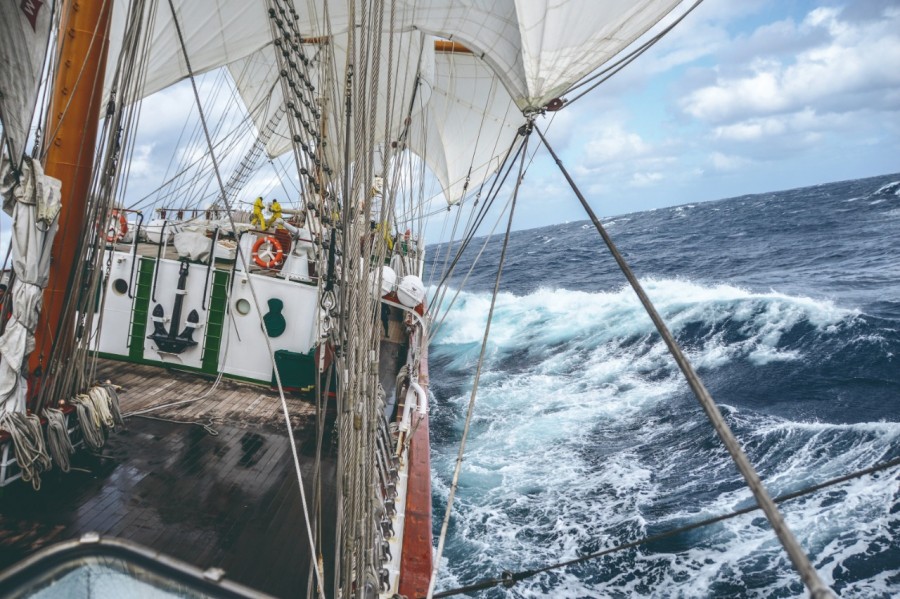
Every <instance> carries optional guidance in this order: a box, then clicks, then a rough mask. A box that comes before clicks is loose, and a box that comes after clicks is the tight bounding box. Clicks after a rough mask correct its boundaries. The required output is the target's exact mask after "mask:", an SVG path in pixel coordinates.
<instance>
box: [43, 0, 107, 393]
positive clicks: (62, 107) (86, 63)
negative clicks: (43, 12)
mask: <svg viewBox="0 0 900 599" xmlns="http://www.w3.org/2000/svg"><path fill="white" fill-rule="evenodd" d="M112 4H113V3H112V1H111V0H97V1H92V2H84V1H83V0H82V1H79V0H75V1H72V2H69V3H67V4H66V5H65V6H64V7H63V8H62V19H63V22H62V23H61V25H60V28H59V39H58V46H59V48H60V49H61V55H60V57H59V60H58V61H57V65H58V66H57V71H56V79H55V86H54V88H53V91H52V97H51V100H50V112H49V113H48V115H49V116H48V119H47V126H46V130H47V132H48V134H49V135H50V137H49V138H48V142H49V143H48V146H47V148H48V150H47V159H46V164H45V165H44V172H45V173H46V174H47V175H49V176H51V177H56V178H57V179H59V180H60V181H62V209H61V210H60V213H59V232H58V233H57V234H56V239H54V241H53V248H52V250H51V261H50V279H49V283H48V285H47V288H46V289H45V290H44V307H43V310H42V311H41V315H40V318H39V320H38V326H37V329H36V330H35V350H34V351H33V352H32V353H31V356H30V358H29V364H28V370H29V372H30V373H32V374H34V372H35V370H36V369H38V368H39V367H41V366H42V365H43V366H45V365H46V364H47V362H48V361H49V358H50V355H51V351H54V350H56V349H57V347H58V348H67V347H70V346H71V344H72V341H73V337H74V334H75V332H74V330H73V331H60V332H59V342H58V343H57V344H56V347H55V346H54V339H55V338H56V337H57V331H58V329H59V323H60V319H61V318H62V314H63V309H64V306H65V301H66V291H67V288H68V285H69V275H70V273H71V272H73V270H74V269H75V268H77V264H76V256H77V254H78V245H79V243H80V242H81V239H82V237H83V236H84V233H83V231H84V228H85V222H84V220H85V206H86V204H87V196H88V191H89V189H90V185H91V176H92V173H93V170H94V149H95V146H96V142H97V129H98V123H99V118H100V105H101V103H102V101H103V75H104V73H105V71H106V56H107V51H108V48H109V22H110V15H111V14H112ZM29 395H30V397H31V398H32V399H33V397H34V395H35V388H32V389H30V390H29Z"/></svg>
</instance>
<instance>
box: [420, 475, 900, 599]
mask: <svg viewBox="0 0 900 599" xmlns="http://www.w3.org/2000/svg"><path fill="white" fill-rule="evenodd" d="M896 466H900V457H898V458H894V459H892V460H889V461H887V462H882V463H881V464H876V465H875V466H871V467H869V468H865V469H863V470H857V471H856V472H851V473H850V474H845V475H843V476H838V477H836V478H832V479H830V480H827V481H825V482H823V483H819V484H817V485H812V486H809V487H806V488H804V489H801V490H799V491H794V492H792V493H785V494H784V495H779V496H778V497H775V498H774V499H773V501H775V503H784V502H786V501H791V500H793V499H798V498H800V497H805V496H807V495H811V494H813V493H815V492H817V491H821V490H822V489H827V488H828V487H833V486H835V485H839V484H841V483H845V482H847V481H850V480H853V479H856V478H862V477H863V476H866V475H869V474H877V473H878V472H882V471H884V470H889V469H891V468H894V467H896ZM759 509H761V508H760V506H759V504H754V505H750V506H747V507H745V508H741V509H739V510H734V511H733V512H728V513H727V514H721V515H719V516H713V517H711V518H705V519H703V520H699V521H697V522H692V523H691V524H686V525H684V526H679V527H677V528H673V529H671V530H667V531H664V532H661V533H658V534H655V535H651V536H649V537H643V538H641V539H638V540H636V541H631V542H628V543H623V544H621V545H615V546H613V547H608V548H606V549H603V550H601V551H596V552H594V553H589V554H587V555H582V556H579V557H576V558H573V559H570V560H566V561H563V562H557V563H554V564H549V565H546V566H541V567H540V568H532V569H530V570H521V571H519V572H510V571H509V570H505V571H503V573H502V574H501V575H500V577H498V578H485V579H484V580H480V581H478V582H475V583H473V584H470V585H466V586H463V587H458V588H455V589H450V590H447V591H441V592H440V593H435V594H434V597H435V598H438V597H452V596H454V595H460V594H462V593H471V592H473V591H481V590H484V589H489V588H492V587H495V586H498V585H503V586H505V587H507V588H509V587H511V586H513V585H514V584H515V583H516V582H519V581H521V580H525V579H526V578H531V577H532V576H536V575H537V574H543V573H544V572H550V571H552V570H559V569H560V568H566V567H568V566H574V565H577V564H583V563H585V562H589V561H593V560H595V559H598V558H601V557H605V556H607V555H611V554H613V553H619V552H621V551H625V550H627V549H634V548H635V547H639V546H641V545H648V544H650V543H656V542H658V541H663V540H665V539H669V538H671V537H674V536H678V535H680V534H682V533H685V532H690V531H692V530H697V529H698V528H704V527H707V526H710V525H712V524H718V523H719V522H724V521H726V520H732V519H734V518H737V517H738V516H743V515H746V514H750V513H752V512H755V511H757V510H759Z"/></svg>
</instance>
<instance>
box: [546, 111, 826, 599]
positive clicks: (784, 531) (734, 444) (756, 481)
mask: <svg viewBox="0 0 900 599" xmlns="http://www.w3.org/2000/svg"><path fill="white" fill-rule="evenodd" d="M534 129H535V131H537V133H538V135H539V136H540V138H541V141H542V142H543V144H544V147H546V148H547V150H548V151H549V152H550V155H551V156H552V157H553V160H554V161H555V162H556V165H557V166H558V167H559V169H560V172H561V173H562V174H563V176H564V177H565V179H566V181H567V182H568V183H569V186H570V187H571V188H572V191H573V192H574V193H575V195H576V197H577V198H578V201H579V202H580V203H581V205H582V206H583V207H584V210H585V212H587V214H588V216H589V217H590V219H591V222H592V223H593V224H594V227H595V228H596V229H597V232H598V233H600V236H601V237H602V238H603V242H604V243H605V244H606V247H607V248H608V249H609V252H610V254H612V256H613V258H614V259H615V261H616V263H617V264H618V265H619V268H620V269H621V270H622V273H623V274H624V275H625V278H626V279H628V282H629V284H630V285H631V287H632V289H634V292H635V293H636V294H637V296H638V299H639V300H640V302H641V304H642V305H643V306H644V309H645V310H646V312H647V314H648V315H649V316H650V319H651V320H652V321H653V324H654V325H655V326H656V330H657V331H658V332H659V334H660V336H661V337H662V339H663V341H664V342H665V344H666V347H668V349H669V353H670V354H672V357H673V358H674V359H675V362H676V363H677V364H678V367H679V368H680V369H681V372H682V374H683V375H684V378H685V380H686V381H687V383H688V385H689V386H690V388H691V390H692V391H693V392H694V395H695V396H696V397H697V400H698V401H699V402H700V405H701V406H702V408H703V411H704V412H705V413H706V416H707V418H708V419H709V421H710V423H711V424H712V426H713V428H714V429H715V430H716V433H717V434H718V435H719V438H720V439H721V440H722V443H723V444H724V445H725V448H726V449H727V450H728V453H729V454H730V455H731V458H732V460H733V461H734V463H735V466H737V468H738V470H739V471H740V473H741V475H742V476H743V477H744V480H745V481H746V483H747V486H748V487H749V488H750V490H751V491H752V492H753V496H754V498H755V499H756V501H757V503H759V504H760V505H761V506H762V510H763V512H765V514H766V518H767V519H768V520H769V523H770V524H771V526H772V529H773V530H774V531H775V534H776V535H777V536H778V540H779V541H781V544H782V546H783V547H784V549H785V551H786V552H787V554H788V556H789V557H790V559H791V562H792V563H793V564H794V568H795V569H796V570H797V572H798V573H799V574H800V577H801V578H802V580H803V583H804V584H805V585H806V587H807V589H809V594H810V596H811V597H812V598H813V599H824V598H828V597H833V596H834V595H833V594H832V592H831V590H830V589H829V588H828V587H827V586H826V585H825V583H823V582H822V580H821V579H820V578H819V574H818V573H817V572H816V570H815V569H814V568H813V566H812V564H811V563H810V561H809V557H808V556H807V555H806V553H805V552H804V551H803V548H802V547H801V546H800V543H799V542H798V541H797V538H796V537H795V536H794V534H793V532H791V530H790V529H789V528H788V526H787V524H786V523H785V521H784V518H783V517H782V515H781V512H779V511H778V508H777V507H776V506H775V503H774V502H773V501H772V498H771V497H770V496H769V493H768V491H767V490H766V488H765V487H764V486H763V484H762V481H761V480H760V478H759V474H757V472H756V470H755V469H754V467H753V465H752V464H751V463H750V460H749V459H748V458H747V455H746V454H745V453H744V450H743V449H741V446H740V443H738V440H737V439H736V438H735V436H734V433H732V432H731V429H730V427H729V426H728V423H726V422H725V419H724V418H723V417H722V413H721V412H720V411H719V407H718V406H717V405H716V403H715V400H713V398H712V396H711V395H710V393H709V391H708V390H707V389H706V387H705V386H704V385H703V381H701V380H700V377H699V376H697V373H696V371H695V370H694V368H693V366H692V365H691V364H690V362H689V361H688V359H687V356H685V355H684V352H683V351H682V350H681V347H680V346H679V345H678V342H677V341H676V340H675V337H674V336H673V335H672V333H671V332H670V331H669V329H668V327H667V326H666V324H665V322H664V321H663V319H662V317H661V316H660V315H659V313H658V312H657V311H656V308H655V307H654V305H653V303H652V302H651V301H650V298H649V297H648V296H647V293H646V292H645V291H644V288H643V287H642V286H641V284H640V282H639V281H638V279H637V277H636V276H635V275H634V272H632V270H631V267H630V266H629V265H628V263H627V262H626V261H625V258H624V257H623V256H622V254H621V253H619V250H618V248H617V247H616V245H615V243H613V240H612V238H611V237H610V236H609V234H608V233H607V232H606V229H604V228H603V225H602V224H601V223H600V220H599V219H598V218H597V215H596V214H594V211H593V209H592V208H591V206H590V204H588V202H587V200H586V199H585V197H584V195H582V193H581V190H580V189H578V186H577V185H576V184H575V181H574V180H573V179H572V177H571V175H569V172H568V171H567V170H566V168H565V166H563V163H562V161H561V160H560V158H559V156H557V154H556V152H555V151H554V150H553V148H552V147H551V146H550V144H549V142H548V141H547V138H546V137H544V134H543V133H541V130H540V129H539V128H538V127H537V126H535V127H534Z"/></svg>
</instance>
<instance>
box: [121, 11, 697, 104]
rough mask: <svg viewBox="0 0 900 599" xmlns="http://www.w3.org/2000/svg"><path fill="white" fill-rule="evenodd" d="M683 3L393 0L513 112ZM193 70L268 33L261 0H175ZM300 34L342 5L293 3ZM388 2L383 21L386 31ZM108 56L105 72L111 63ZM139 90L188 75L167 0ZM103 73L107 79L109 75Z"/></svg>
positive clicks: (560, 90) (326, 31)
mask: <svg viewBox="0 0 900 599" xmlns="http://www.w3.org/2000/svg"><path fill="white" fill-rule="evenodd" d="M680 2H681V0H605V1H603V2H597V1H596V0H493V1H491V2H460V1H458V0H398V1H397V2H396V3H395V4H394V8H395V14H394V19H393V30H394V33H400V32H411V31H419V32H425V33H429V34H432V35H435V36H437V37H442V38H445V39H450V40H455V41H459V42H461V43H463V44H464V45H465V46H467V47H468V48H470V49H471V50H473V51H474V52H475V54H476V55H477V56H479V57H480V58H482V59H483V60H484V61H485V64H487V65H488V66H489V67H490V68H491V70H492V71H494V73H495V74H496V75H497V76H498V77H500V79H501V81H503V84H504V85H505V86H506V88H507V89H508V90H509V93H510V95H511V96H512V98H513V100H514V101H515V102H516V104H517V105H518V106H519V108H520V109H523V110H527V109H533V108H539V107H541V106H544V105H545V104H547V102H549V101H550V100H552V99H554V98H556V97H558V96H560V95H562V94H564V93H565V92H566V91H567V90H568V89H570V88H571V87H572V86H573V85H574V84H576V83H577V82H579V81H580V80H582V79H583V78H584V77H586V76H587V75H588V74H590V73H591V72H592V71H594V70H596V69H597V68H598V67H600V66H601V65H603V64H604V63H605V62H607V61H608V60H609V59H610V58H612V57H613V56H615V55H616V54H617V53H618V52H620V51H621V50H622V49H623V48H625V47H626V46H628V45H629V44H630V43H631V42H633V41H634V40H635V39H637V38H638V37H639V36H640V35H641V34H643V33H644V32H646V31H647V30H648V29H650V28H651V27H652V26H653V25H654V24H656V23H657V22H658V21H659V20H660V19H661V18H662V17H664V16H665V15H666V14H667V13H668V12H669V11H671V10H672V9H673V8H674V7H675V6H677V5H678V4H679V3H680ZM174 4H175V10H176V12H177V14H178V23H179V25H180V26H181V29H182V35H183V38H184V41H185V45H186V47H187V51H188V55H189V56H190V57H191V66H192V67H193V69H194V72H195V73H201V72H204V71H208V70H210V69H214V68H217V67H221V66H225V65H227V64H229V63H232V62H234V61H236V60H239V59H242V58H246V57H247V56H249V55H250V54H252V53H253V52H255V51H257V50H259V49H260V48H262V47H264V46H266V45H269V44H270V43H271V39H272V32H271V25H270V19H269V16H268V11H267V8H266V6H267V5H266V3H264V2H258V3H257V2H246V1H244V0H223V1H221V2H217V3H215V4H210V3H206V2H196V1H193V2H192V1H189V0H176V1H175V2H174ZM126 7H127V2H126V0H117V1H116V6H115V9H114V12H113V27H112V32H111V49H112V51H113V57H115V56H116V53H117V49H118V48H121V45H122V36H123V34H124V33H123V32H124V15H125V14H126V11H125V8H126ZM294 7H295V9H296V11H297V14H298V22H299V24H300V27H301V33H303V34H304V35H311V36H320V35H335V34H340V33H342V32H346V31H347V29H348V16H347V7H346V3H343V2H338V3H327V21H328V22H329V25H328V26H326V24H325V23H326V7H325V3H322V2H294ZM389 11H390V8H389V7H386V8H385V12H386V14H385V16H384V18H383V19H382V23H383V27H384V28H385V29H386V30H387V29H388V28H390V23H391V19H390V16H389V14H387V13H388V12H389ZM115 62H116V61H115V60H114V59H113V60H110V61H109V69H110V71H112V69H114V68H115ZM148 72H149V73H150V75H149V76H148V78H147V81H146V84H145V87H144V95H149V94H151V93H153V92H155V91H158V90H160V89H163V88H165V87H167V86H169V85H171V84H173V83H175V82H176V81H179V80H180V79H182V78H184V77H186V76H187V68H186V66H185V64H184V60H183V58H182V55H181V47H180V43H179V40H178V36H177V35H176V32H175V27H174V25H173V20H172V14H171V10H170V9H169V6H168V2H164V3H160V5H159V6H158V9H157V14H156V25H155V27H154V33H153V41H152V46H151V53H150V57H149V64H148ZM109 80H110V78H109V77H107V81H109Z"/></svg>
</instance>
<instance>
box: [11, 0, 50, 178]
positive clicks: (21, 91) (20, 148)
mask: <svg viewBox="0 0 900 599" xmlns="http://www.w3.org/2000/svg"><path fill="white" fill-rule="evenodd" d="M52 14H53V2H52V0H47V1H43V0H25V1H24V2H12V1H6V2H0V65H3V68H0V118H2V120H3V128H4V132H5V135H6V137H7V138H8V140H9V145H10V151H11V152H12V156H11V158H12V159H13V160H14V161H16V163H18V160H19V158H20V157H21V156H22V154H23V153H24V151H25V143H26V142H27V141H28V129H29V127H30V126H31V119H32V116H33V115H34V106H35V100H36V98H37V92H38V87H39V85H40V80H41V71H42V70H43V67H44V58H45V56H46V53H47V41H48V39H49V37H50V21H51V15H52Z"/></svg>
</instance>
